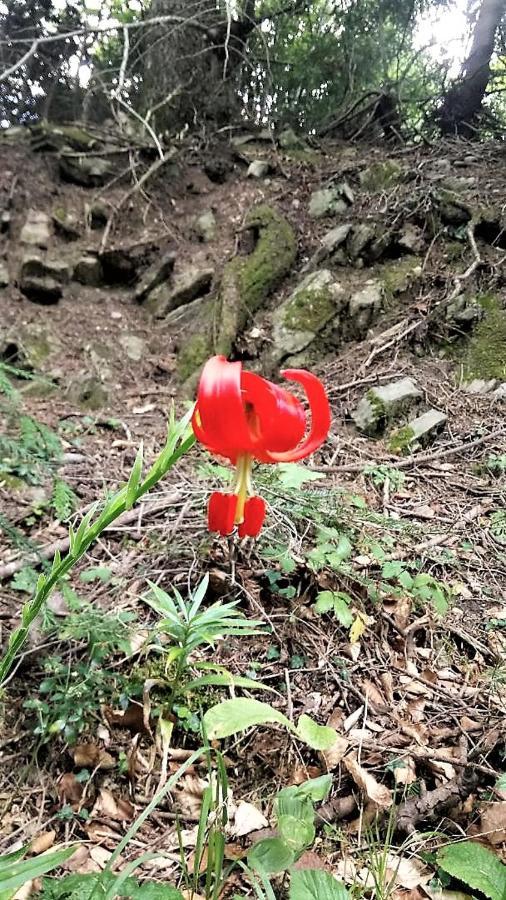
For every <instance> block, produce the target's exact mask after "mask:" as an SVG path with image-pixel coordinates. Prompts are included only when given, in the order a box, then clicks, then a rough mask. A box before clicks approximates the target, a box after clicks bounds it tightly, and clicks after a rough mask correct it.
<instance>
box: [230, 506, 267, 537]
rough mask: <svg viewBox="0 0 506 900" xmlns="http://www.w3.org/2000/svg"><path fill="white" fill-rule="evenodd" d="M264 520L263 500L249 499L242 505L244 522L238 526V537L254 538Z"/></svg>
mask: <svg viewBox="0 0 506 900" xmlns="http://www.w3.org/2000/svg"><path fill="white" fill-rule="evenodd" d="M264 519H265V500H263V499H262V497H250V498H249V500H246V503H245V504H244V522H241V524H240V525H239V526H238V528H237V531H238V534H239V537H256V536H257V534H258V533H259V531H260V529H261V528H262V525H263V524H264Z"/></svg>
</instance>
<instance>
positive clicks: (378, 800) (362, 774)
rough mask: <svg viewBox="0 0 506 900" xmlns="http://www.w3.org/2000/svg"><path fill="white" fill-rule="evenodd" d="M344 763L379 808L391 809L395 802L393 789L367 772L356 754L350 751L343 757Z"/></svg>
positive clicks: (359, 785) (354, 779)
mask: <svg viewBox="0 0 506 900" xmlns="http://www.w3.org/2000/svg"><path fill="white" fill-rule="evenodd" d="M343 764H344V766H345V768H346V769H347V771H348V772H349V773H350V775H351V777H352V778H353V781H354V782H355V784H356V785H357V786H358V787H359V788H360V790H361V791H363V793H364V794H365V795H366V797H367V798H368V799H369V800H372V802H373V803H374V804H375V805H376V806H377V807H378V809H389V808H390V807H391V805H392V803H393V797H392V791H390V790H389V789H388V788H387V787H386V785H384V784H379V783H378V782H377V781H376V779H375V777H374V775H371V773H370V772H367V771H366V770H365V769H363V768H362V766H361V765H360V764H359V762H358V760H357V756H356V754H354V753H353V754H352V753H350V754H349V755H348V756H345V757H344V759H343Z"/></svg>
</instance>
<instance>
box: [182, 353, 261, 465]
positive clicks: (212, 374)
mask: <svg viewBox="0 0 506 900" xmlns="http://www.w3.org/2000/svg"><path fill="white" fill-rule="evenodd" d="M241 370H242V365H241V363H240V362H232V363H230V362H228V361H227V360H226V359H225V357H224V356H213V357H211V359H209V360H208V361H207V362H206V364H205V366H204V368H203V370H202V375H201V376H200V382H199V387H198V392H197V403H196V406H195V410H194V413H193V417H192V426H193V430H194V433H195V436H196V437H197V439H198V440H199V441H200V442H201V443H202V444H204V445H205V446H206V447H208V448H209V449H210V450H211V451H212V452H213V453H220V454H221V455H222V456H227V457H231V458H233V457H234V456H236V455H237V452H238V451H241V450H242V449H243V448H244V450H247V449H248V448H249V446H250V444H251V439H250V432H249V427H248V422H247V419H246V415H245V411H244V404H243V396H242V393H241Z"/></svg>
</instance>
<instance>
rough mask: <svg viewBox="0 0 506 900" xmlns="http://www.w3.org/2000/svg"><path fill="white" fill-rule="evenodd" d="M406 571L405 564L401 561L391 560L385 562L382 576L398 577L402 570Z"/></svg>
mask: <svg viewBox="0 0 506 900" xmlns="http://www.w3.org/2000/svg"><path fill="white" fill-rule="evenodd" d="M403 571H404V566H403V564H402V563H401V562H397V561H396V560H395V559H394V560H389V561H388V562H386V563H385V565H384V566H383V568H382V570H381V577H382V578H398V577H399V575H400V574H401V572H403Z"/></svg>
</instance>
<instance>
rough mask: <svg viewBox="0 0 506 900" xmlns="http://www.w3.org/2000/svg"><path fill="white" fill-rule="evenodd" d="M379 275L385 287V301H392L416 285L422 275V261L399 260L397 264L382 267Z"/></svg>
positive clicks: (412, 259) (412, 258)
mask: <svg viewBox="0 0 506 900" xmlns="http://www.w3.org/2000/svg"><path fill="white" fill-rule="evenodd" d="M377 273H378V277H379V280H380V281H381V284H382V286H383V293H384V297H385V299H386V300H387V301H392V300H394V299H395V297H397V296H398V295H399V294H403V293H404V292H405V291H407V290H409V288H410V287H412V285H413V284H415V282H416V281H417V280H418V279H419V278H420V276H421V274H422V267H421V264H420V260H419V259H418V258H416V257H412V256H411V257H408V258H407V259H398V260H395V262H392V263H387V264H386V265H383V266H381V268H380V269H378V270H377Z"/></svg>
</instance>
